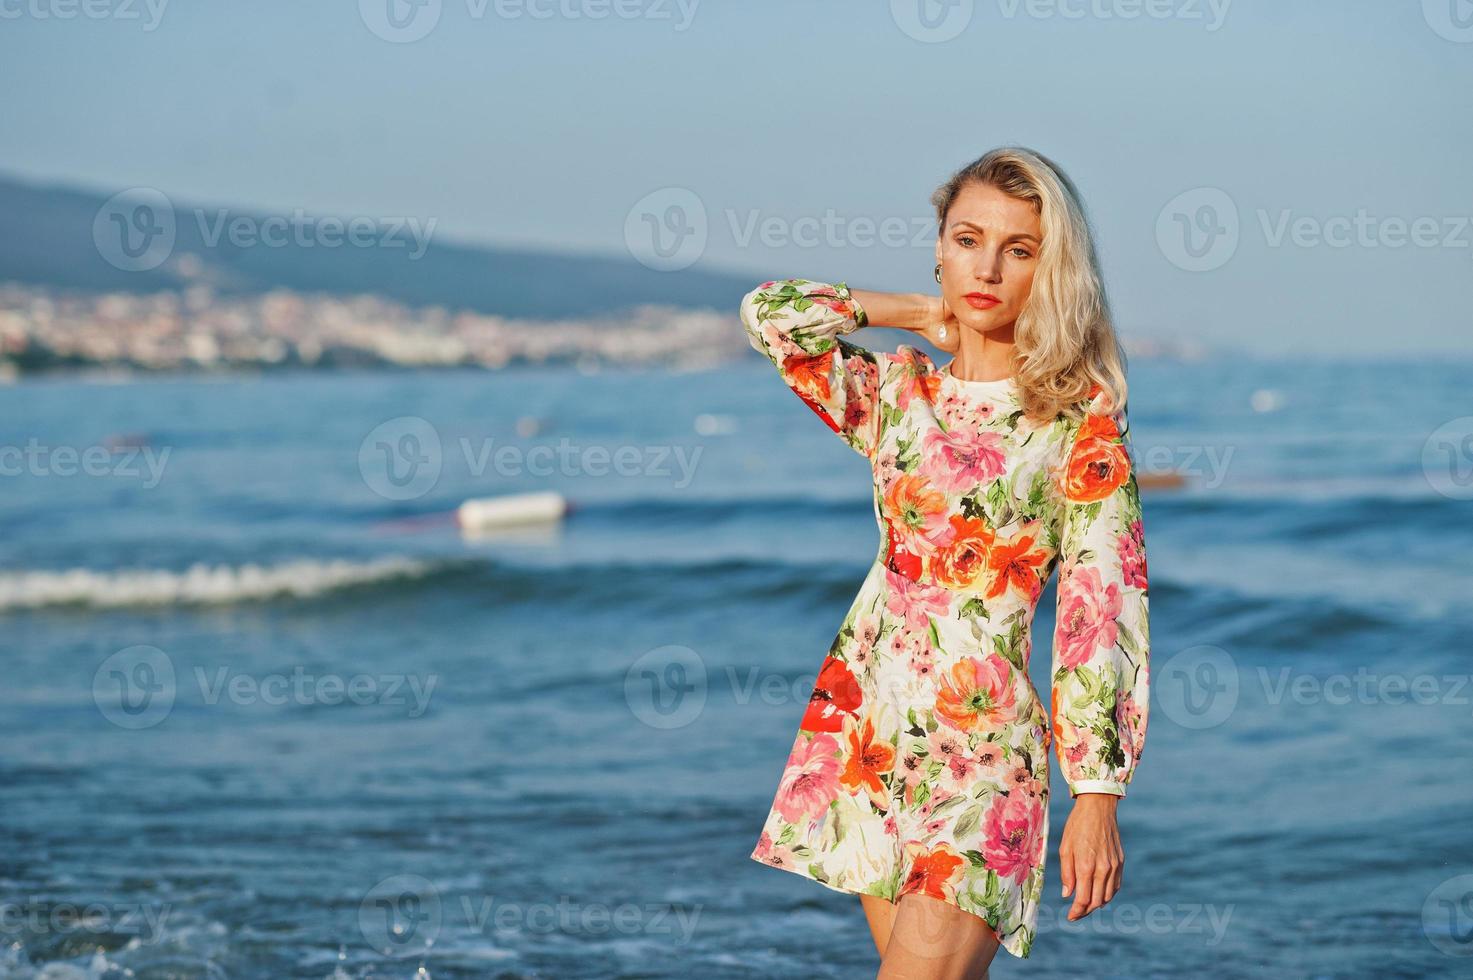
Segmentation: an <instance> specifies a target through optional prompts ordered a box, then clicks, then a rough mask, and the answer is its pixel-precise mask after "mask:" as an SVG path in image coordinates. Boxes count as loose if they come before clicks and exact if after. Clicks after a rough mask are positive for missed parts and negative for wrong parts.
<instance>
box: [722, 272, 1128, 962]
mask: <svg viewBox="0 0 1473 980" xmlns="http://www.w3.org/2000/svg"><path fill="white" fill-rule="evenodd" d="M741 318H742V323H743V325H744V326H745V328H746V330H747V333H748V335H749V337H750V339H751V342H752V345H753V346H754V347H755V348H756V349H757V350H759V351H761V352H762V353H763V354H765V355H767V357H768V358H769V359H770V360H771V361H772V363H773V364H774V365H775V366H776V368H777V371H778V375H779V376H780V377H781V378H782V380H783V381H784V382H785V383H786V384H787V385H788V386H789V387H791V388H792V389H793V391H794V392H795V393H797V395H798V397H799V398H801V399H802V400H803V401H804V402H805V403H806V404H807V405H808V407H809V408H811V409H813V411H814V412H816V413H817V414H818V416H819V418H821V419H822V420H823V421H824V423H825V424H826V425H828V427H829V428H830V429H832V430H833V431H834V432H835V433H836V434H837V435H838V436H839V437H840V438H841V439H843V440H844V442H845V443H847V444H848V445H849V446H850V448H852V449H854V451H855V452H858V453H861V454H862V455H864V456H865V457H866V458H868V459H869V460H870V462H871V466H872V471H873V474H874V506H875V518H876V520H877V521H878V522H879V528H880V539H881V540H880V548H879V553H878V555H877V557H876V559H875V561H874V563H873V565H872V566H871V567H870V568H869V571H868V573H867V574H866V575H865V578H864V581H863V583H862V584H861V585H860V588H859V594H858V595H857V596H856V597H855V599H854V603H853V605H852V606H851V607H850V609H849V611H848V613H847V614H846V615H845V617H844V620H843V623H842V625H841V627H840V629H839V632H838V635H837V636H836V637H835V638H834V641H833V644H832V646H831V647H830V649H829V651H828V655H827V656H826V657H825V658H824V659H823V661H822V664H821V667H820V670H819V672H818V677H817V681H816V683H815V685H814V688H813V693H812V697H811V699H810V701H809V703H808V707H807V711H806V713H805V714H804V716H803V720H802V722H801V723H800V725H799V728H798V733H797V737H796V738H795V740H794V742H793V747H792V750H791V752H790V753H789V755H788V758H787V763H786V767H785V768H784V771H783V774H782V778H781V780H780V782H779V785H778V788H777V794H776V797H775V799H774V800H773V803H772V808H771V811H770V812H769V813H768V815H767V818H766V821H765V825H764V826H763V828H762V832H761V836H760V838H759V839H758V842H757V846H756V847H755V849H754V850H753V851H752V854H751V857H752V858H753V859H755V860H757V861H760V862H762V863H764V864H767V865H771V866H772V867H776V868H782V869H784V870H787V871H792V872H794V873H796V874H800V875H804V876H806V877H809V878H812V879H814V880H816V881H818V882H821V883H822V884H824V885H826V886H828V887H829V888H832V889H835V890H837V891H842V892H848V893H851V894H864V895H875V896H878V897H880V898H883V899H886V900H888V901H891V902H895V901H898V900H899V899H900V897H901V896H903V895H906V894H908V893H911V892H918V893H921V894H925V895H929V896H932V897H933V898H937V899H940V900H942V901H945V902H949V903H951V904H953V905H955V906H957V907H959V908H961V909H963V910H965V911H967V912H971V913H973V914H975V915H978V916H981V917H982V918H983V919H985V920H986V921H987V923H988V924H989V925H990V926H992V928H993V929H994V930H995V931H996V933H997V935H998V938H999V940H1000V941H1001V944H1002V946H1003V948H1004V949H1006V950H1007V951H1008V952H1009V953H1012V954H1013V955H1014V956H1018V957H1026V956H1027V955H1028V953H1029V949H1030V947H1031V946H1032V944H1033V939H1034V936H1035V933H1036V931H1037V915H1038V905H1039V900H1040V896H1041V894H1042V891H1043V880H1044V860H1045V849H1046V847H1047V844H1048V826H1049V824H1048V792H1049V762H1048V756H1049V746H1050V744H1052V745H1053V746H1054V747H1055V749H1056V751H1057V754H1058V758H1059V764H1060V766H1061V768H1062V771H1063V774H1064V777H1065V780H1066V782H1067V783H1068V786H1069V790H1070V793H1071V795H1077V794H1079V793H1113V794H1115V795H1117V796H1124V795H1125V787H1126V785H1127V784H1128V783H1129V782H1130V778H1131V774H1132V773H1133V772H1134V770H1135V767H1136V764H1137V762H1139V760H1140V756H1141V749H1142V746H1143V745H1144V743H1145V735H1146V715H1147V708H1148V701H1149V686H1148V685H1149V674H1148V665H1147V655H1148V647H1149V635H1148V628H1147V615H1146V611H1147V599H1146V593H1147V590H1146V556H1145V543H1144V537H1143V530H1142V524H1141V507H1140V496H1139V492H1138V489H1137V484H1136V478H1135V470H1134V466H1133V461H1132V450H1131V449H1130V443H1129V442H1128V438H1127V436H1128V426H1127V419H1126V414H1125V411H1124V409H1121V410H1120V411H1119V412H1116V413H1107V412H1106V411H1104V405H1105V402H1104V401H1103V398H1104V397H1105V396H1104V395H1103V393H1102V392H1101V391H1099V390H1097V391H1096V392H1095V393H1094V397H1093V398H1091V399H1089V400H1087V401H1085V402H1084V403H1082V404H1081V408H1082V409H1084V410H1085V411H1084V414H1083V417H1082V418H1081V419H1077V420H1070V419H1069V418H1068V417H1067V416H1066V415H1064V414H1062V413H1061V414H1060V415H1059V416H1057V417H1056V418H1055V419H1054V420H1053V421H1051V422H1049V423H1047V424H1042V425H1040V424H1035V423H1033V422H1031V421H1030V420H1029V419H1027V418H1026V417H1025V416H1024V415H1023V413H1022V411H1021V409H1020V407H1019V401H1018V396H1017V389H1016V387H1015V385H1014V382H1013V380H1012V379H1010V378H1009V379H1004V380H1001V381H967V380H963V379H960V378H955V377H953V376H952V375H951V374H950V373H949V371H948V370H947V369H945V368H940V369H938V368H937V367H936V366H935V364H934V363H933V362H932V361H931V359H930V358H929V357H928V356H927V355H926V354H925V353H923V352H922V351H920V350H918V349H917V348H915V347H912V346H910V345H901V346H900V348H899V350H898V352H897V353H894V354H889V353H883V352H877V351H871V350H868V349H866V348H864V347H859V346H857V345H854V344H851V343H850V342H849V341H847V340H844V339H842V337H841V336H840V335H841V334H846V333H849V332H851V331H853V330H855V329H857V328H859V327H861V326H864V325H865V324H866V322H867V317H866V315H865V312H864V310H863V309H862V308H861V307H860V306H859V305H858V303H857V302H856V301H855V300H854V299H853V298H852V297H851V295H850V293H849V289H848V287H847V286H846V285H845V284H844V283H837V284H833V285H830V284H827V283H821V282H812V281H809V280H806V279H788V280H782V281H774V282H767V283H763V284H762V285H761V286H759V287H757V288H756V289H755V290H753V291H752V292H751V293H749V294H748V295H747V296H746V298H745V299H744V300H743V301H742V306H741ZM948 367H949V365H948ZM1056 566H1057V567H1058V569H1059V581H1058V587H1057V597H1058V605H1057V624H1058V625H1057V629H1056V631H1055V633H1054V636H1053V645H1052V654H1053V665H1052V666H1053V673H1052V683H1051V699H1050V705H1049V710H1048V711H1047V712H1045V710H1044V706H1043V702H1042V701H1041V699H1040V698H1039V695H1038V692H1037V691H1036V690H1034V687H1033V684H1032V682H1031V680H1030V679H1029V676H1028V661H1029V653H1030V651H1031V649H1032V640H1031V632H1030V627H1031V624H1032V620H1033V614H1034V611H1035V609H1036V607H1037V605H1038V600H1039V596H1040V594H1041V593H1042V592H1043V590H1044V586H1045V584H1046V583H1047V582H1048V580H1049V576H1050V575H1051V574H1052V572H1053V570H1054V568H1055V567H1056Z"/></svg>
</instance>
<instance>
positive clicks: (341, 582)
mask: <svg viewBox="0 0 1473 980" xmlns="http://www.w3.org/2000/svg"><path fill="white" fill-rule="evenodd" d="M437 567H438V566H437V565H436V563H433V562H426V561H418V560H414V559H410V558H402V557H390V558H379V559H374V560H372V561H348V560H321V559H303V560H300V561H291V562H285V563H282V564H279V565H269V566H263V565H256V564H246V565H208V564H197V565H192V566H190V567H189V568H187V569H185V570H183V571H169V570H164V569H142V568H123V569H116V570H112V571H98V570H95V569H90V568H73V569H66V570H63V571H15V572H0V611H4V610H11V609H36V608H41V607H44V606H66V605H80V606H90V607H94V608H116V607H125V606H176V605H224V604H231V603H237V602H259V601H263V600H269V599H276V598H295V599H311V598H316V597H319V596H323V595H327V594H329V593H333V592H338V591H341V590H344V589H351V588H358V587H362V586H366V585H377V584H381V583H384V582H390V581H397V580H406V579H423V578H425V577H427V576H429V575H431V574H433V573H434V572H435V571H436V570H437Z"/></svg>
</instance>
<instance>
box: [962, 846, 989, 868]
mask: <svg viewBox="0 0 1473 980" xmlns="http://www.w3.org/2000/svg"><path fill="white" fill-rule="evenodd" d="M962 853H963V854H964V855H965V856H966V859H967V860H968V861H970V862H972V867H974V868H985V867H987V859H986V858H985V857H983V856H982V852H981V851H976V850H973V851H963V852H962Z"/></svg>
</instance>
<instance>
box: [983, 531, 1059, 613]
mask: <svg viewBox="0 0 1473 980" xmlns="http://www.w3.org/2000/svg"><path fill="white" fill-rule="evenodd" d="M1036 537H1037V535H1036V534H1035V533H1034V532H1032V531H1028V532H1024V533H1022V534H1019V535H1018V536H1017V537H1015V538H1013V539H1012V540H1010V541H1004V542H1001V543H994V544H993V546H992V551H991V553H990V554H989V555H988V557H987V564H988V567H989V568H990V569H991V570H992V574H993V579H992V586H991V588H989V589H988V590H987V598H989V599H996V598H997V597H998V596H1000V595H1002V594H1003V593H1004V592H1006V591H1008V589H1009V588H1013V589H1017V590H1018V591H1019V592H1021V593H1023V595H1025V596H1027V597H1028V601H1029V602H1030V603H1032V602H1036V601H1038V596H1039V594H1040V593H1041V592H1043V576H1042V575H1041V574H1040V573H1039V568H1041V567H1042V566H1043V565H1044V563H1046V562H1047V561H1048V557H1049V556H1048V553H1047V552H1045V551H1043V550H1042V549H1041V548H1035V547H1034V546H1033V543H1034V539H1035V538H1036Z"/></svg>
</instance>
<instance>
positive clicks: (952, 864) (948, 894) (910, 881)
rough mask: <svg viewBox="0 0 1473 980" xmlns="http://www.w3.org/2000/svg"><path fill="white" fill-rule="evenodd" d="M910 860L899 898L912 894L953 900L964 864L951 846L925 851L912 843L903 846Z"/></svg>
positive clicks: (939, 845)
mask: <svg viewBox="0 0 1473 980" xmlns="http://www.w3.org/2000/svg"><path fill="white" fill-rule="evenodd" d="M906 852H907V855H908V856H909V857H910V859H911V862H910V874H908V875H906V876H905V882H904V883H903V884H902V885H901V886H900V894H901V895H909V894H910V893H911V892H915V893H917V894H919V895H929V896H930V897H932V898H939V899H941V900H942V901H951V900H952V899H954V898H955V897H956V886H957V885H959V884H961V880H962V867H963V866H964V865H965V864H966V863H967V862H966V859H965V858H963V857H962V856H961V855H960V854H958V853H957V852H956V851H954V850H952V848H951V845H950V844H946V843H941V844H937V845H936V846H935V847H934V848H932V849H931V850H929V851H927V850H926V849H925V848H924V846H923V845H921V844H919V843H917V842H915V841H912V842H910V843H909V844H907V845H906Z"/></svg>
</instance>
